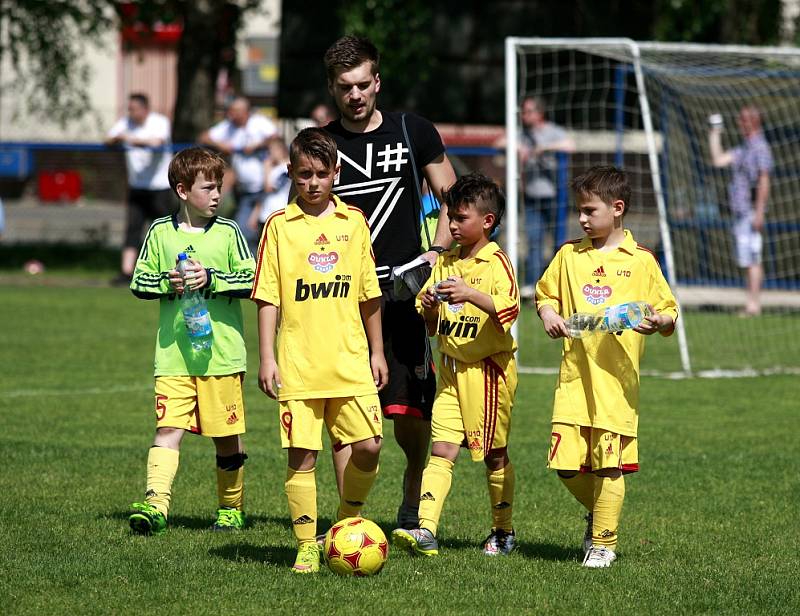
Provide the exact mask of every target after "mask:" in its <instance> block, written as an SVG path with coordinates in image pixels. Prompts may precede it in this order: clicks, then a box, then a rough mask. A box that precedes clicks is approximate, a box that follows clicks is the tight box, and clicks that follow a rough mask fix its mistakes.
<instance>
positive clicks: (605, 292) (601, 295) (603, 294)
mask: <svg viewBox="0 0 800 616" xmlns="http://www.w3.org/2000/svg"><path fill="white" fill-rule="evenodd" d="M581 290H582V291H583V296H584V297H585V298H586V301H587V302H589V303H590V304H592V305H593V306H597V305H598V304H602V303H604V302H605V301H606V300H607V299H608V298H609V297H611V293H612V291H611V287H609V286H608V285H603V286H602V287H601V286H595V285H593V284H588V283H587V284H585V285H583V289H581Z"/></svg>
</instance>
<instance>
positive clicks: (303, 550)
mask: <svg viewBox="0 0 800 616" xmlns="http://www.w3.org/2000/svg"><path fill="white" fill-rule="evenodd" d="M321 559H322V546H320V545H319V544H318V543H317V542H316V541H309V542H307V543H301V544H300V547H299V548H298V549H297V558H295V559H294V565H292V573H319V563H320V560H321Z"/></svg>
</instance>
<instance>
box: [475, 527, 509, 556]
mask: <svg viewBox="0 0 800 616" xmlns="http://www.w3.org/2000/svg"><path fill="white" fill-rule="evenodd" d="M515 547H517V536H516V534H515V533H514V531H513V530H512V531H511V532H510V533H509V532H507V531H504V530H503V529H502V528H493V529H492V532H491V533H489V536H488V537H486V541H484V542H483V553H484V554H486V556H508V555H509V554H511V552H513V551H514V548H515Z"/></svg>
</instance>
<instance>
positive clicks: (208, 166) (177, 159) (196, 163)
mask: <svg viewBox="0 0 800 616" xmlns="http://www.w3.org/2000/svg"><path fill="white" fill-rule="evenodd" d="M225 166H226V165H225V161H224V160H223V159H222V157H221V156H220V155H219V154H217V153H216V152H212V151H211V150H209V149H207V148H201V147H199V146H198V147H192V148H186V149H185V150H181V151H180V152H178V153H177V154H175V156H173V158H172V160H171V161H170V163H169V171H168V172H167V177H168V178H169V185H170V186H171V187H172V190H174V191H175V192H176V193H177V192H178V184H183V187H184V188H185V189H186V190H191V188H192V185H193V184H194V182H195V180H196V179H197V176H198V175H199V174H201V173H202V174H203V177H204V178H205V179H206V180H212V181H214V182H216V183H217V184H222V176H223V175H224V173H225Z"/></svg>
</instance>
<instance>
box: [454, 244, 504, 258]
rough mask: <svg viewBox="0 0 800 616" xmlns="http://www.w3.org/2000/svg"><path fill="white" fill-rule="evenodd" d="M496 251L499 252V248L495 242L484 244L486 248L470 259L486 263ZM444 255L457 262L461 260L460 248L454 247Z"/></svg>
mask: <svg viewBox="0 0 800 616" xmlns="http://www.w3.org/2000/svg"><path fill="white" fill-rule="evenodd" d="M498 250H500V246H498V244H497V242H489V243H488V244H486V246H484V247H483V248H481V249H480V250H479V251H478V254H476V255H475V256H474V257H472V258H473V259H475V260H476V261H488V260H489V259H491V258H492V255H493V254H494V253H496V252H497V251H498ZM446 254H447V256H448V257H449V258H451V259H452V260H454V261H459V260H460V259H461V246H459V245H456V246H454V247H453V248H451V249H450V250H449V251H448V252H447V253H446Z"/></svg>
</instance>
